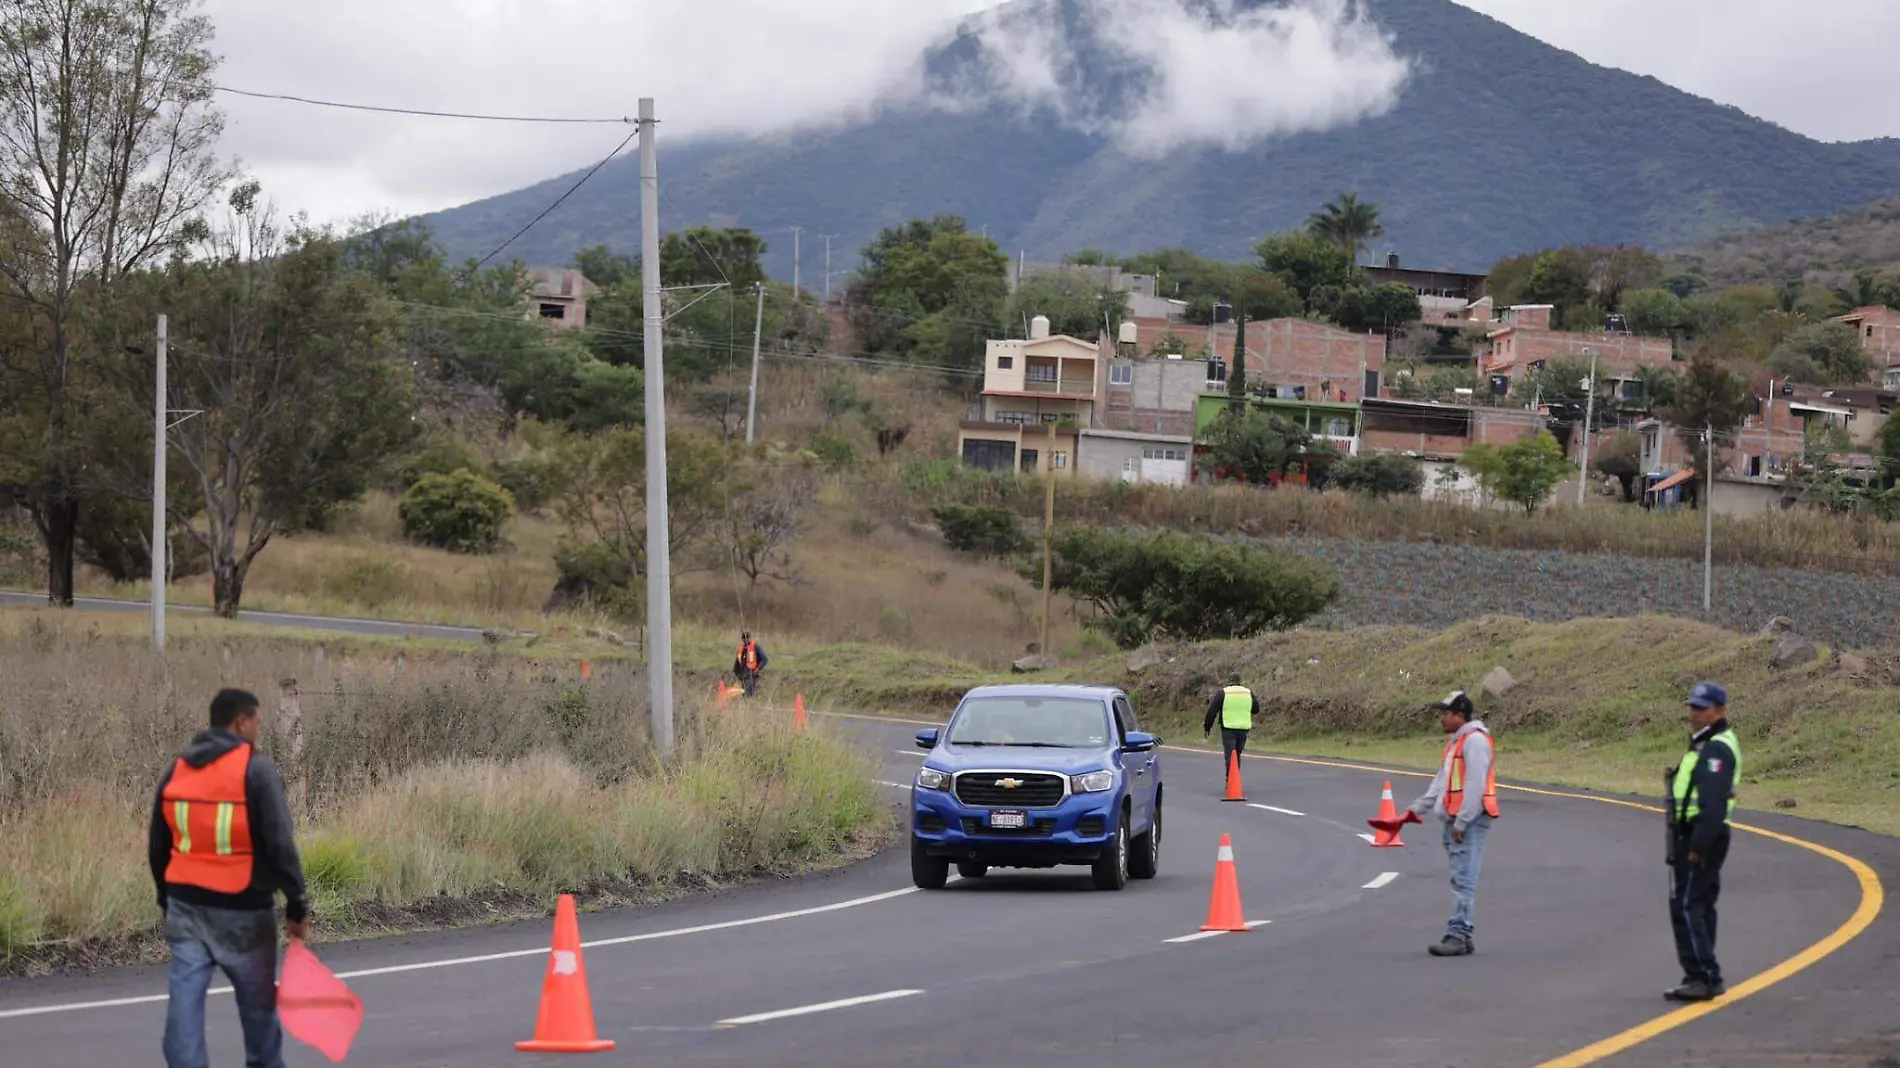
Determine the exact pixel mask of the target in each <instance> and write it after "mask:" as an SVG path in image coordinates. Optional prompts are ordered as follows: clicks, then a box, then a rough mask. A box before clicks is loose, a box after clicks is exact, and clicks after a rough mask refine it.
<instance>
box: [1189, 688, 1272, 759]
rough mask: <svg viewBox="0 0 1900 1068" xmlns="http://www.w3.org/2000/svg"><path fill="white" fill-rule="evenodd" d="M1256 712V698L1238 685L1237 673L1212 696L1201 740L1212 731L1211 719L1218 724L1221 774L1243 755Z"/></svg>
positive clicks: (1257, 708)
mask: <svg viewBox="0 0 1900 1068" xmlns="http://www.w3.org/2000/svg"><path fill="white" fill-rule="evenodd" d="M1259 713H1260V699H1259V698H1257V697H1255V696H1254V695H1253V691H1252V690H1249V689H1248V688H1246V687H1245V686H1242V685H1241V684H1240V673H1239V672H1235V673H1234V674H1232V675H1229V676H1227V685H1226V686H1225V687H1223V688H1222V689H1221V691H1220V692H1219V693H1217V694H1215V695H1214V700H1213V703H1211V704H1209V705H1208V706H1207V719H1206V720H1205V721H1204V722H1203V723H1202V724H1201V736H1202V737H1203V738H1205V737H1206V736H1207V735H1209V734H1211V733H1212V732H1213V730H1214V722H1215V720H1219V721H1220V748H1221V768H1222V774H1226V770H1225V769H1226V768H1227V766H1228V765H1229V764H1231V763H1233V759H1234V757H1235V756H1236V755H1238V754H1241V753H1244V752H1246V750H1247V732H1248V731H1250V730H1253V718H1254V716H1256V715H1258V714H1259Z"/></svg>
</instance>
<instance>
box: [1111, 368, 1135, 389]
mask: <svg viewBox="0 0 1900 1068" xmlns="http://www.w3.org/2000/svg"><path fill="white" fill-rule="evenodd" d="M1108 384H1109V385H1111V386H1132V385H1134V384H1135V365H1134V364H1132V363H1118V364H1114V365H1111V366H1110V367H1109V369H1108Z"/></svg>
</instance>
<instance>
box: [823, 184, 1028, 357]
mask: <svg viewBox="0 0 1900 1068" xmlns="http://www.w3.org/2000/svg"><path fill="white" fill-rule="evenodd" d="M860 258H861V263H860V266H859V268H858V274H857V277H856V279H854V280H853V282H852V284H851V289H850V291H849V293H848V294H847V297H846V299H847V301H848V302H849V304H850V316H851V322H852V326H853V328H854V329H855V330H856V332H857V334H858V336H859V337H860V338H862V339H863V341H864V344H865V346H866V347H867V348H868V349H870V350H871V351H872V352H889V353H894V354H898V355H903V356H913V357H915V358H916V359H918V360H920V361H924V362H930V363H940V364H944V365H946V366H954V367H975V366H979V365H980V364H981V362H982V358H983V349H984V345H985V343H986V342H987V341H988V340H989V339H990V338H992V337H996V336H998V335H999V334H1000V333H1001V332H1002V322H1001V317H1002V310H1003V301H1004V298H1005V296H1006V295H1007V292H1008V288H1009V287H1008V283H1007V274H1006V272H1007V270H1008V267H1009V258H1008V257H1006V256H1004V255H1003V253H1002V250H1001V249H999V248H997V247H996V242H994V241H992V240H990V239H989V238H987V237H983V236H980V235H978V234H973V233H970V232H969V229H968V228H967V227H966V226H965V225H964V222H963V219H962V218H961V217H960V216H956V215H939V216H937V217H935V218H933V219H912V220H911V221H910V222H908V223H906V224H904V225H903V226H893V227H887V228H886V229H884V230H883V231H881V232H880V233H879V234H878V236H877V240H875V241H873V242H871V243H870V244H869V245H866V246H865V247H864V249H863V252H862V253H861V257H860Z"/></svg>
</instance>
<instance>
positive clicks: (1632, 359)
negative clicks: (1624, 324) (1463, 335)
mask: <svg viewBox="0 0 1900 1068" xmlns="http://www.w3.org/2000/svg"><path fill="white" fill-rule="evenodd" d="M1487 299H1488V298H1487ZM1553 310H1554V309H1553V308H1552V307H1551V306H1550V305H1548V304H1519V305H1515V306H1513V307H1510V308H1506V309H1505V310H1504V315H1503V317H1502V318H1501V319H1498V320H1496V321H1495V325H1494V326H1493V328H1492V329H1491V331H1490V332H1489V333H1488V334H1487V335H1486V336H1485V338H1484V340H1483V341H1481V342H1479V343H1478V344H1477V346H1476V349H1475V352H1476V355H1477V370H1478V378H1479V380H1480V381H1489V382H1491V383H1492V391H1493V392H1494V393H1498V392H1500V390H1502V391H1505V392H1508V391H1509V389H1510V387H1511V385H1512V384H1513V383H1515V382H1516V381H1517V380H1518V379H1519V378H1520V377H1522V376H1523V375H1525V374H1528V373H1530V372H1531V371H1533V370H1535V369H1537V368H1538V367H1540V366H1542V365H1544V364H1546V363H1548V362H1550V361H1551V360H1558V359H1576V360H1588V359H1589V358H1590V357H1589V353H1587V352H1585V351H1584V350H1586V349H1592V350H1595V352H1596V354H1597V377H1598V378H1600V379H1608V380H1610V381H1613V382H1617V383H1619V384H1621V383H1625V382H1633V381H1634V380H1635V378H1636V372H1637V370H1638V369H1639V368H1643V367H1666V366H1668V365H1669V364H1670V363H1671V362H1672V361H1673V360H1674V359H1675V346H1674V345H1672V344H1671V343H1670V341H1669V339H1668V338H1660V337H1639V336H1637V335H1635V334H1611V333H1580V332H1576V331H1570V330H1553V329H1551V326H1550V317H1551V312H1552V311H1553ZM1472 311H1473V313H1474V316H1475V321H1476V322H1478V323H1480V324H1491V323H1492V322H1493V321H1492V320H1491V319H1490V315H1491V306H1490V305H1489V303H1487V302H1486V301H1480V302H1478V304H1477V305H1476V306H1475V307H1474V308H1473V309H1472Z"/></svg>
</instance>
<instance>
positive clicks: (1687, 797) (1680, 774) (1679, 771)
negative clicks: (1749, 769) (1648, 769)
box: [1675, 728, 1742, 823]
mask: <svg viewBox="0 0 1900 1068" xmlns="http://www.w3.org/2000/svg"><path fill="white" fill-rule="evenodd" d="M1710 742H1721V743H1722V744H1723V745H1726V746H1728V751H1729V752H1730V753H1732V754H1734V756H1735V779H1734V781H1736V782H1741V781H1742V743H1741V740H1740V739H1738V738H1736V737H1735V730H1734V728H1730V729H1728V730H1725V731H1723V732H1722V733H1720V734H1715V735H1710V736H1709V737H1708V738H1706V739H1704V740H1703V742H1702V745H1701V746H1698V747H1696V748H1694V749H1691V750H1689V751H1688V752H1687V753H1684V754H1682V761H1681V762H1680V763H1678V764H1677V765H1676V782H1675V795H1676V814H1677V815H1678V816H1679V817H1680V818H1681V820H1682V822H1684V823H1691V822H1694V820H1695V818H1696V817H1697V816H1699V815H1701V814H1702V804H1701V799H1700V798H1698V797H1696V796H1695V762H1696V761H1698V760H1700V759H1702V750H1703V749H1704V748H1707V747H1708V744H1709V743H1710ZM1734 818H1735V795H1734V794H1730V795H1729V798H1728V811H1727V812H1726V813H1724V814H1723V816H1722V822H1724V823H1727V822H1728V821H1730V820H1732V819H1734Z"/></svg>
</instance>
